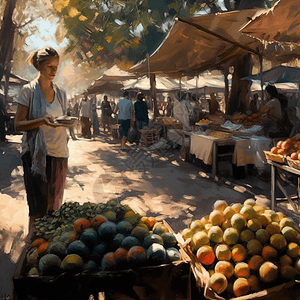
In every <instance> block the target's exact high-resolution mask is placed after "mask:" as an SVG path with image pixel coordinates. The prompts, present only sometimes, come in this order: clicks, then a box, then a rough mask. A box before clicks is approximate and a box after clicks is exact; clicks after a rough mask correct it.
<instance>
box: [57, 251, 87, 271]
mask: <svg viewBox="0 0 300 300" xmlns="http://www.w3.org/2000/svg"><path fill="white" fill-rule="evenodd" d="M60 266H61V268H62V269H63V270H64V271H68V272H80V271H82V269H83V267H84V263H83V260H82V257H81V256H79V255H77V254H69V255H67V256H66V257H65V258H64V259H63V261H62V262H61V265H60Z"/></svg>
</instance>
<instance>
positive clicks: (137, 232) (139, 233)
mask: <svg viewBox="0 0 300 300" xmlns="http://www.w3.org/2000/svg"><path fill="white" fill-rule="evenodd" d="M153 233H154V234H157V233H155V232H154V231H153ZM130 235H131V236H133V237H135V238H137V239H138V240H139V241H140V243H143V241H144V238H145V237H146V236H148V235H150V232H149V231H148V230H147V229H145V228H142V227H139V226H136V227H135V228H133V229H132V231H131V234H130Z"/></svg>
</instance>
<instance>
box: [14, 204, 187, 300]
mask: <svg viewBox="0 0 300 300" xmlns="http://www.w3.org/2000/svg"><path fill="white" fill-rule="evenodd" d="M34 225H35V231H31V232H30V235H29V236H28V237H27V239H26V246H25V247H24V249H23V252H22V254H21V256H20V259H19V262H18V265H17V269H16V271H15V274H14V276H13V283H14V300H20V299H24V300H25V299H26V300H27V299H43V300H48V299H49V300H50V299H64V300H66V299H72V300H77V299H78V300H79V299H80V300H82V299H90V297H91V296H93V299H98V298H99V297H98V295H99V293H100V292H101V293H102V294H103V293H104V295H105V299H107V300H108V299H109V300H113V299H116V300H117V299H118V300H119V299H133V300H146V299H178V300H189V299H190V298H189V293H190V286H189V280H190V265H189V263H188V262H187V261H185V260H184V258H183V257H182V256H181V254H180V251H179V246H178V245H177V240H176V237H175V235H174V234H173V232H171V231H170V230H169V228H168V227H167V225H165V224H164V222H158V221H157V220H156V219H155V218H154V217H146V216H144V217H142V216H141V215H139V214H138V213H136V212H134V211H133V210H132V209H131V208H130V207H129V206H128V205H122V204H120V203H118V202H116V201H114V200H110V201H108V202H107V203H91V202H85V203H83V204H80V203H78V202H72V201H69V202H65V203H64V204H63V205H62V206H61V207H60V208H59V209H58V210H57V211H54V212H51V213H49V214H46V215H44V216H43V217H41V218H39V219H37V220H36V221H35V224H34Z"/></svg>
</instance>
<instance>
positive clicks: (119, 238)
mask: <svg viewBox="0 0 300 300" xmlns="http://www.w3.org/2000/svg"><path fill="white" fill-rule="evenodd" d="M124 239H125V235H124V234H122V233H117V234H116V235H115V236H114V238H113V240H112V242H111V249H112V250H113V251H115V250H117V249H118V248H119V247H121V244H122V242H123V240H124Z"/></svg>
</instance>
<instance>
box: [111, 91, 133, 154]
mask: <svg viewBox="0 0 300 300" xmlns="http://www.w3.org/2000/svg"><path fill="white" fill-rule="evenodd" d="M115 113H116V114H117V113H118V123H119V124H120V128H119V133H120V139H121V149H122V150H126V142H127V137H128V130H129V127H130V124H131V125H133V105H132V102H131V101H130V100H129V92H128V91H125V92H124V94H123V98H121V99H120V100H119V101H118V103H117V106H116V111H115Z"/></svg>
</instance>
